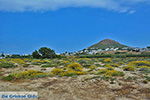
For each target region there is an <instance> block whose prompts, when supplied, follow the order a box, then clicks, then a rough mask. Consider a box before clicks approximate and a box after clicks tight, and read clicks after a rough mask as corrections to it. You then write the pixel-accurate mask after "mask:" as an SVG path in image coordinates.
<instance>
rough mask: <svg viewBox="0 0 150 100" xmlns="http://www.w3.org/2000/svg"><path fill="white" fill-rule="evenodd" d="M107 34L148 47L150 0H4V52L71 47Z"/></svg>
mask: <svg viewBox="0 0 150 100" xmlns="http://www.w3.org/2000/svg"><path fill="white" fill-rule="evenodd" d="M106 38H109V39H113V40H116V41H118V42H121V43H123V44H125V45H129V46H134V47H146V46H149V45H150V1H149V0H80V1H78V0H36V1H35V0H29V1H28V2H27V0H0V52H4V53H11V54H28V53H31V52H33V51H34V50H35V49H38V48H40V47H43V46H47V47H49V48H52V49H54V50H55V51H56V52H57V53H62V52H65V51H69V52H71V51H78V50H81V49H84V48H86V47H88V46H90V45H92V44H94V43H97V42H99V41H100V40H103V39H106Z"/></svg>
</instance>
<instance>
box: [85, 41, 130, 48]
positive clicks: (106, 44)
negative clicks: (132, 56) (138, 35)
mask: <svg viewBox="0 0 150 100" xmlns="http://www.w3.org/2000/svg"><path fill="white" fill-rule="evenodd" d="M124 47H128V46H126V45H123V44H121V43H119V42H117V41H115V40H111V39H105V40H102V41H100V42H98V43H96V44H94V45H92V46H90V47H88V49H106V48H124Z"/></svg>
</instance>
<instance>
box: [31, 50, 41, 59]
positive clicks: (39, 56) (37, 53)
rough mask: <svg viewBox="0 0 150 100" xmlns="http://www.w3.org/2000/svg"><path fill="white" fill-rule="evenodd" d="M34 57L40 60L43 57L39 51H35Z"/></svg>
mask: <svg viewBox="0 0 150 100" xmlns="http://www.w3.org/2000/svg"><path fill="white" fill-rule="evenodd" d="M32 57H33V58H37V59H39V58H41V55H40V54H39V52H38V51H37V50H35V51H34V52H33V53H32Z"/></svg>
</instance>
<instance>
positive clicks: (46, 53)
mask: <svg viewBox="0 0 150 100" xmlns="http://www.w3.org/2000/svg"><path fill="white" fill-rule="evenodd" d="M39 53H40V54H41V56H42V58H54V57H56V54H55V51H54V50H52V49H50V48H47V47H42V48H40V49H39Z"/></svg>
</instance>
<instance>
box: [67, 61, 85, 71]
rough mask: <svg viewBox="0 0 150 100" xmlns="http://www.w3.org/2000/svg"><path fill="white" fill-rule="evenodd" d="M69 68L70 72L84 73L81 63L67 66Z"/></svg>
mask: <svg viewBox="0 0 150 100" xmlns="http://www.w3.org/2000/svg"><path fill="white" fill-rule="evenodd" d="M67 68H68V69H70V70H75V71H82V69H83V68H82V66H81V65H80V64H79V63H72V64H69V65H67Z"/></svg>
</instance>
